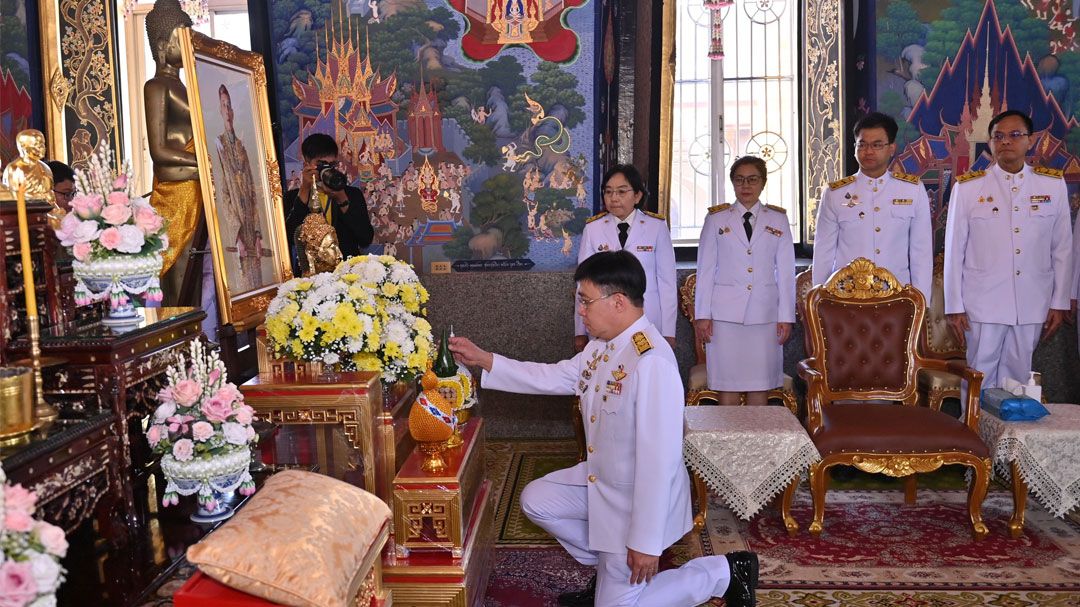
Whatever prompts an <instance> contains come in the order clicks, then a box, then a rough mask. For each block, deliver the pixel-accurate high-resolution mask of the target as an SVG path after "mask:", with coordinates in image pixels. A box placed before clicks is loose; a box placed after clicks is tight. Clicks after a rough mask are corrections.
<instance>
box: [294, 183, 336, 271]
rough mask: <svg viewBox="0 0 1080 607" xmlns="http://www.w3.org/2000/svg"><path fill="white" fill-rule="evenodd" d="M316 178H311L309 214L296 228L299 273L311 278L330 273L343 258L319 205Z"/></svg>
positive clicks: (334, 234)
mask: <svg viewBox="0 0 1080 607" xmlns="http://www.w3.org/2000/svg"><path fill="white" fill-rule="evenodd" d="M315 179H317V177H312V183H311V190H310V191H311V195H310V196H309V197H308V209H310V210H311V212H310V213H308V214H307V216H306V217H304V222H303V223H301V224H300V227H299V228H296V246H297V249H299V261H300V273H301V275H303V276H311V275H313V274H318V273H320V272H333V271H334V269H335V268H337V266H338V264H339V263H341V260H342V258H343V256H342V254H341V248H340V247H339V246H338V238H337V230H335V229H334V226H332V225H330V224H329V223H328V222H327V221H326V215H325V211H326V209H324V208H322V204H320V202H319V189H318V187H317V186H318V184H317V183H315Z"/></svg>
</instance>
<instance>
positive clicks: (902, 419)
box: [814, 404, 990, 458]
mask: <svg viewBox="0 0 1080 607" xmlns="http://www.w3.org/2000/svg"><path fill="white" fill-rule="evenodd" d="M927 429H933V432H926V430H927ZM814 445H815V446H816V447H817V448H818V452H819V453H821V456H822V457H825V456H826V455H830V454H833V453H843V452H862V453H882V452H889V453H940V452H942V451H963V452H965V453H971V454H972V455H975V456H976V457H980V458H981V457H990V450H989V449H987V448H986V444H985V443H983V442H982V440H981V439H980V438H979V435H977V434H975V433H974V432H972V431H971V429H970V428H968V427H967V426H965V425H964V423H963V422H961V421H960V420H958V419H955V418H953V417H952V416H950V415H948V414H947V413H942V412H940V411H934V410H931V409H926V408H923V407H903V406H898V405H866V404H853V405H840V404H833V405H830V406H828V407H825V408H824V409H822V425H821V430H819V431H818V432H817V433H816V434H815V435H814Z"/></svg>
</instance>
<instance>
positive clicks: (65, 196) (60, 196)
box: [53, 189, 75, 200]
mask: <svg viewBox="0 0 1080 607" xmlns="http://www.w3.org/2000/svg"><path fill="white" fill-rule="evenodd" d="M53 195H54V196H56V199H57V200H71V199H72V198H75V190H72V191H70V192H63V191H61V190H55V189H54V190H53Z"/></svg>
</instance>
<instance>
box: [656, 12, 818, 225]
mask: <svg viewBox="0 0 1080 607" xmlns="http://www.w3.org/2000/svg"><path fill="white" fill-rule="evenodd" d="M678 6H679V10H678V11H677V17H676V19H677V22H676V28H677V29H676V31H677V36H676V56H677V57H678V61H677V62H676V74H675V96H674V111H673V131H674V132H673V137H672V146H673V149H672V170H671V174H672V184H671V211H670V215H671V230H672V238H673V239H674V240H675V241H676V242H677V243H679V242H680V241H681V242H682V244H695V243H696V241H697V239H698V236H699V234H700V231H701V226H702V224H703V223H704V220H705V215H706V213H707V209H708V207H709V206H712V205H713V204H717V203H718V202H720V199H714V198H713V195H712V192H711V186H710V184H711V183H712V175H713V174H714V172H722V173H725V174H726V171H727V169H726V168H725V167H726V166H727V165H729V164H730V162H731V161H732V160H734V159H735V158H738V157H739V156H743V155H745V154H753V155H755V156H759V157H761V158H763V159H764V160H765V161H766V164H767V166H768V168H769V175H768V183H767V184H766V187H765V191H764V192H763V193H762V202H765V203H767V204H776V205H780V206H782V207H784V208H786V209H788V216H789V219H790V221H791V227H792V234H793V235H794V236H795V238H796V240H798V238H799V236H798V235H799V233H800V230H799V198H798V193H799V191H800V186H799V178H800V175H799V162H798V159H799V149H798V146H799V125H798V121H797V120H796V118H797V115H798V78H797V75H796V72H795V70H796V66H797V65H798V3H796V2H793V1H791V0H769V1H768V2H765V1H761V0H739V1H737V2H736V3H735V4H733V5H731V6H728V7H726V8H724V9H722V11H721V15H722V16H723V22H724V54H725V57H724V59H723V61H722V70H721V71H722V73H723V83H720V84H718V83H714V82H713V81H712V78H711V77H710V74H711V71H712V66H711V64H712V61H711V60H710V59H709V58H708V57H707V52H708V48H709V33H710V30H709V28H710V21H709V11H708V10H706V9H704V8H703V7H702V6H701V0H679V5H678ZM718 86H719V87H722V89H719V90H718V89H717V87H718ZM714 94H716V95H722V99H723V107H724V110H723V112H724V143H725V145H724V147H723V150H724V153H723V157H722V158H713V157H712V154H711V144H710V142H711V135H710V131H711V129H712V127H713V125H714V124H715V123H716V121H715V120H712V119H711V118H712V116H711V110H710V103H711V101H712V96H713V95H714ZM722 182H723V185H724V193H723V196H724V198H723V200H726V201H729V202H730V201H733V200H734V198H735V197H734V192H733V190H732V187H731V183H730V181H728V180H727V179H726V175H725V178H724V179H723V181H722Z"/></svg>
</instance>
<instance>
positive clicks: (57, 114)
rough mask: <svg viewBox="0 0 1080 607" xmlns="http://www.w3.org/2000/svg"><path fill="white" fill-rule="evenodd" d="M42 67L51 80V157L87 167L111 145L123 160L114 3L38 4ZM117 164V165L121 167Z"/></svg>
mask: <svg viewBox="0 0 1080 607" xmlns="http://www.w3.org/2000/svg"><path fill="white" fill-rule="evenodd" d="M38 5H39V7H40V11H41V12H40V25H39V30H40V32H41V51H42V53H41V63H42V65H41V67H42V74H44V75H46V78H48V83H47V86H48V89H47V90H48V95H49V97H50V99H49V101H50V102H49V103H46V104H45V124H46V128H45V135H46V138H47V141H48V148H49V150H48V151H49V157H50V158H54V159H58V160H63V161H65V162H67V163H68V164H70V165H72V166H75V167H77V168H85V163H86V161H87V160H88V159H89V157H90V155H91V154H92V153H93V150H94V149H95V148H96V147H97V146H98V144H99V143H100V142H101V141H102V140H105V141H108V143H109V145H110V146H112V149H113V150H114V152H115V158H116V160H115V162H117V163H120V162H121V159H123V158H124V141H123V137H122V133H121V122H120V104H121V95H120V81H119V66H118V65H117V62H116V49H115V46H114V44H115V36H116V32H117V28H116V23H115V18H116V4H115V3H110V2H106V1H105V0H59V1H57V2H40V3H38ZM118 166H119V164H118Z"/></svg>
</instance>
